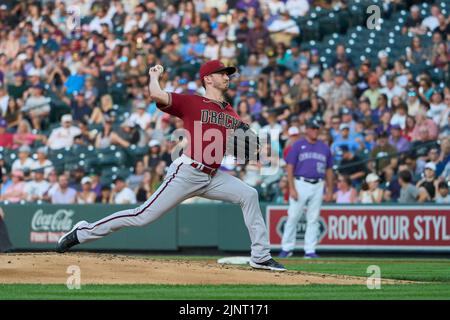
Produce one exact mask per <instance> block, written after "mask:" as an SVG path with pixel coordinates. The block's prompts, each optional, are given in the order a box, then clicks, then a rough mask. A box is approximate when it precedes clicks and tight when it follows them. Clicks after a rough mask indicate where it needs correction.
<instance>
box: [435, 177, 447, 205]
mask: <svg viewBox="0 0 450 320" xmlns="http://www.w3.org/2000/svg"><path fill="white" fill-rule="evenodd" d="M437 190H438V192H437V194H436V200H435V201H436V203H438V204H450V194H449V192H448V183H447V182H445V181H441V182H439V184H438V188H437Z"/></svg>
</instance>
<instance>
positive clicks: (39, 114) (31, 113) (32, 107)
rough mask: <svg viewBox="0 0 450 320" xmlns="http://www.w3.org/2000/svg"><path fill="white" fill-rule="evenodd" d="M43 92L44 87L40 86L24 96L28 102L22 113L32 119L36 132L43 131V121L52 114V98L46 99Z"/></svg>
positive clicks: (36, 86)
mask: <svg viewBox="0 0 450 320" xmlns="http://www.w3.org/2000/svg"><path fill="white" fill-rule="evenodd" d="M43 92H44V87H43V86H42V85H39V84H38V85H34V86H33V87H31V89H30V91H27V92H25V94H24V96H25V98H26V100H25V105H24V106H23V108H22V112H23V113H24V114H25V115H26V116H28V117H29V118H30V119H31V123H32V125H33V128H34V129H36V130H41V124H42V120H43V119H45V118H47V117H48V115H49V114H50V101H51V98H49V97H46V96H45V95H44V94H43Z"/></svg>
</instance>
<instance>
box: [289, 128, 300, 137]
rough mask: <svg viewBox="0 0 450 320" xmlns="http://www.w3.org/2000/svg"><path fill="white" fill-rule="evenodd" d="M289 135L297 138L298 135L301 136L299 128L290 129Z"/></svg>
mask: <svg viewBox="0 0 450 320" xmlns="http://www.w3.org/2000/svg"><path fill="white" fill-rule="evenodd" d="M288 134H289V135H290V136H296V135H298V134H300V130H298V128H297V127H290V128H289V130H288Z"/></svg>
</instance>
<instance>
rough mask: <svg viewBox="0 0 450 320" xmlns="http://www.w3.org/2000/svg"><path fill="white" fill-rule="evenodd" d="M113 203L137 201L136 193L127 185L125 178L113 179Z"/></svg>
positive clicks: (133, 202)
mask: <svg viewBox="0 0 450 320" xmlns="http://www.w3.org/2000/svg"><path fill="white" fill-rule="evenodd" d="M112 199H113V203H114V204H135V203H137V200H136V195H135V194H134V192H133V190H131V189H130V188H128V187H127V185H126V183H125V180H124V179H123V178H121V177H117V178H116V179H115V180H114V190H113V193H112Z"/></svg>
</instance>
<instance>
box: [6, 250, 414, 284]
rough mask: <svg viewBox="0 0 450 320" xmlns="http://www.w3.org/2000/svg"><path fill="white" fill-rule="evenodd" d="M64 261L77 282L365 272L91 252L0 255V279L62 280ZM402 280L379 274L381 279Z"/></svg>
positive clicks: (325, 277) (282, 278)
mask: <svg viewBox="0 0 450 320" xmlns="http://www.w3.org/2000/svg"><path fill="white" fill-rule="evenodd" d="M69 266H78V267H79V268H80V272H81V274H80V276H81V284H172V285H175V284H181V285H192V284H197V285H198V284H203V285H211V284H213V285H214V284H217V285H218V284H234V285H237V284H261V285H263V284H277V285H307V284H341V285H354V284H358V285H366V280H367V279H366V278H363V277H353V276H344V275H330V274H320V273H310V272H299V271H286V272H273V271H264V270H254V269H250V268H248V267H246V266H236V265H220V264H218V263H217V262H216V261H215V260H201V261H198V260H195V261H188V260H166V259H148V258H144V257H135V256H126V255H111V254H97V253H69V254H56V253H22V254H1V255H0V283H2V284H5V283H34V284H65V283H66V281H67V278H68V277H69V276H70V274H69V273H67V271H68V267H69ZM405 282H406V281H397V280H387V279H383V283H385V284H400V283H405Z"/></svg>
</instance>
